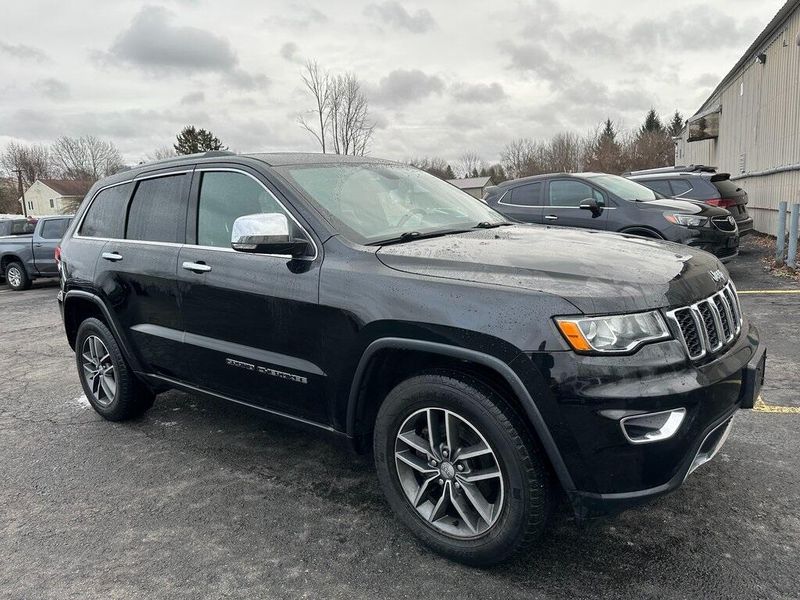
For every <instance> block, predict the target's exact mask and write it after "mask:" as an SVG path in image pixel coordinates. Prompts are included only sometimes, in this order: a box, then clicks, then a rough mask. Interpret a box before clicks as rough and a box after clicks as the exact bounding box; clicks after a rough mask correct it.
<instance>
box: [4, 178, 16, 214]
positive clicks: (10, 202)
mask: <svg viewBox="0 0 800 600" xmlns="http://www.w3.org/2000/svg"><path fill="white" fill-rule="evenodd" d="M20 210H21V207H20V204H19V192H18V191H17V186H16V183H15V180H14V179H12V178H10V177H9V178H8V179H5V178H2V177H0V215H8V214H11V215H16V214H19V212H20Z"/></svg>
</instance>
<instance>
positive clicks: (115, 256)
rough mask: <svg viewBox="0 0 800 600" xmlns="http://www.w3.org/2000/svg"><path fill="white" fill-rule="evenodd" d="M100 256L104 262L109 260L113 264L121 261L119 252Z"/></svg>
mask: <svg viewBox="0 0 800 600" xmlns="http://www.w3.org/2000/svg"><path fill="white" fill-rule="evenodd" d="M100 256H102V257H103V258H104V259H106V260H110V261H113V262H117V261H118V260H122V254H120V253H119V252H103V253H102V254H101V255H100Z"/></svg>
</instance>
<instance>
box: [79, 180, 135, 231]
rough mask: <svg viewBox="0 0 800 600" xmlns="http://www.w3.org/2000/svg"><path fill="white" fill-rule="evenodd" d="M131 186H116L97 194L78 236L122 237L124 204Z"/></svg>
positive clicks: (127, 184) (128, 184)
mask: <svg viewBox="0 0 800 600" xmlns="http://www.w3.org/2000/svg"><path fill="white" fill-rule="evenodd" d="M132 185H133V184H131V183H126V184H124V185H117V186H114V187H110V188H107V189H105V190H103V191H102V192H100V193H99V194H97V196H96V197H95V199H94V202H92V204H91V206H89V210H88V211H87V212H86V217H84V219H83V224H82V225H81V231H80V234H81V235H85V236H89V237H104V238H117V239H120V238H122V237H124V233H125V204H126V203H127V202H128V195H129V194H130V191H131V187H132Z"/></svg>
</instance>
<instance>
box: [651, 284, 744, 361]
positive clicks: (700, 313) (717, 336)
mask: <svg viewBox="0 0 800 600" xmlns="http://www.w3.org/2000/svg"><path fill="white" fill-rule="evenodd" d="M667 317H668V318H669V319H670V320H671V321H672V322H673V323H675V325H677V327H678V331H679V332H680V338H681V341H682V342H683V345H684V347H685V349H686V353H687V354H688V356H689V359H690V360H699V359H701V358H703V357H704V356H706V355H707V354H714V353H717V352H718V351H720V350H721V349H722V348H724V347H725V346H728V345H730V344H731V343H733V341H734V340H735V339H736V337H737V335H738V334H739V332H740V331H741V321H742V313H741V310H740V308H739V303H738V298H737V297H736V289H735V288H734V287H733V283H731V282H729V283H728V284H727V285H726V286H725V287H724V288H723V289H722V290H721V291H719V292H717V293H716V294H714V295H713V296H710V297H709V298H704V299H703V300H700V301H699V302H696V303H695V304H692V305H691V306H684V307H680V308H676V309H673V310H671V311H668V312H667Z"/></svg>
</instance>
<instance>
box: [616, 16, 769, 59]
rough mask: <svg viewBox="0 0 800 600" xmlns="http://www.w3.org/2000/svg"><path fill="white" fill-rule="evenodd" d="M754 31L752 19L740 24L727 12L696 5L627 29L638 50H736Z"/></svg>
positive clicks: (754, 24)
mask: <svg viewBox="0 0 800 600" xmlns="http://www.w3.org/2000/svg"><path fill="white" fill-rule="evenodd" d="M665 23H666V24H668V25H666V26H665ZM757 32H758V25H757V24H756V23H755V22H754V21H752V20H745V21H741V22H740V21H737V20H736V19H735V18H734V17H733V16H731V14H730V13H729V12H727V11H724V12H723V11H721V10H719V9H716V8H713V7H711V6H706V5H699V6H698V7H697V8H693V9H692V10H691V11H678V10H675V11H672V12H671V13H670V14H668V15H661V16H659V17H658V18H648V19H643V20H641V21H639V22H638V23H636V24H635V25H634V26H633V27H631V28H630V30H629V32H628V40H629V41H630V43H631V44H633V45H634V46H637V47H650V48H652V47H653V46H654V45H658V46H661V47H664V48H681V49H682V50H684V51H685V50H702V49H707V48H715V47H738V46H740V45H741V44H742V43H743V42H745V41H746V40H748V39H750V38H751V37H752V36H753V35H755V33H757Z"/></svg>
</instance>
